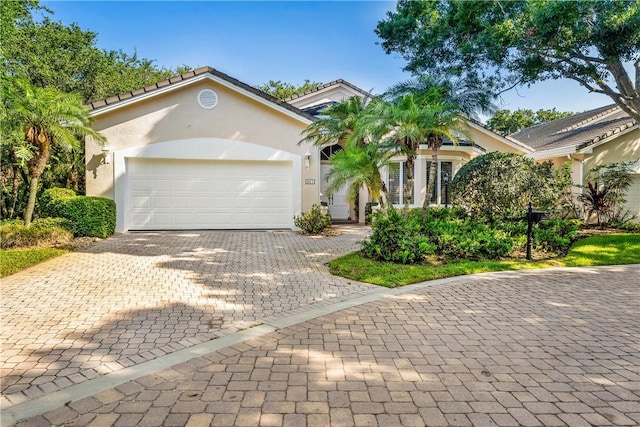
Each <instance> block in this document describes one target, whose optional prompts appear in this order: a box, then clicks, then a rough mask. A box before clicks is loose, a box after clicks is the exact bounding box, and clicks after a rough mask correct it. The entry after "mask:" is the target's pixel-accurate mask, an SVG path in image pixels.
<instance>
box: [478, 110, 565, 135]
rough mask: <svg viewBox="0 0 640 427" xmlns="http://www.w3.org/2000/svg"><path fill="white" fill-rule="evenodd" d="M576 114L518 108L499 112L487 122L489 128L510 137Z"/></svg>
mask: <svg viewBox="0 0 640 427" xmlns="http://www.w3.org/2000/svg"><path fill="white" fill-rule="evenodd" d="M574 114H575V113H573V112H571V111H566V112H564V111H558V110H556V109H555V108H552V109H550V110H545V109H540V110H538V111H533V110H529V109H524V108H518V109H517V110H514V111H511V110H498V111H496V113H495V114H494V115H493V117H491V118H490V119H489V120H487V126H489V127H490V128H491V129H492V130H493V131H495V132H497V133H499V134H501V135H509V134H511V133H515V132H518V131H520V130H522V129H525V128H528V127H531V126H535V125H538V124H540V123H546V122H550V121H552V120H557V119H562V118H565V117H569V116H572V115H574Z"/></svg>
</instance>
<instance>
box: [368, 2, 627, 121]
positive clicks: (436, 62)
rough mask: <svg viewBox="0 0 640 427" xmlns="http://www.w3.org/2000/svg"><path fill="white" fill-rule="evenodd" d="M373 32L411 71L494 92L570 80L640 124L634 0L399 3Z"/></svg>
mask: <svg viewBox="0 0 640 427" xmlns="http://www.w3.org/2000/svg"><path fill="white" fill-rule="evenodd" d="M376 33H377V34H378V36H380V38H381V39H382V43H381V44H382V47H383V48H384V50H385V51H386V52H387V53H392V52H398V53H400V54H401V55H402V56H404V57H405V58H406V59H407V60H408V64H407V66H406V69H407V70H408V71H411V72H413V73H416V74H421V73H426V74H430V75H434V76H451V75H453V76H458V77H462V78H464V79H467V80H469V81H471V82H474V83H478V84H484V85H486V87H487V88H488V89H490V90H491V91H492V93H494V94H498V93H501V92H502V91H505V90H508V89H510V88H513V87H516V86H518V85H527V84H531V83H534V82H537V81H541V80H546V79H559V78H569V79H573V80H575V81H577V82H578V83H580V84H581V85H582V86H584V87H585V88H586V89H587V90H589V91H590V92H596V93H601V94H605V95H607V96H609V97H610V98H611V99H612V100H613V101H614V102H615V103H616V104H618V105H619V106H620V107H621V108H622V109H623V110H624V111H625V112H627V113H628V114H629V115H630V116H632V117H633V118H635V119H636V120H638V121H640V95H639V93H638V88H639V87H640V57H639V54H640V2H638V1H636V0H600V1H560V0H531V1H488V0H485V1H483V0H479V1H465V0H421V1H418V0H416V1H412V0H400V1H399V2H398V4H397V6H396V10H395V11H393V12H388V13H387V16H386V19H384V20H382V21H380V22H379V23H378V25H377V27H376ZM629 64H631V67H633V68H634V69H635V82H634V80H632V78H631V77H630V74H629V72H628V71H627V67H628V65H629Z"/></svg>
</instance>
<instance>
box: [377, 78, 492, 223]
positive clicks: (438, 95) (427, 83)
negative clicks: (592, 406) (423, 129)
mask: <svg viewBox="0 0 640 427" xmlns="http://www.w3.org/2000/svg"><path fill="white" fill-rule="evenodd" d="M409 94H413V95H416V96H418V97H420V99H421V101H422V102H424V103H426V104H430V105H433V106H434V107H435V106H439V107H437V108H435V110H434V115H433V117H432V119H433V123H432V125H433V126H434V131H433V132H432V133H430V134H429V135H428V137H427V138H426V139H425V141H424V142H425V143H426V144H427V146H428V147H429V148H430V149H431V152H432V155H431V158H432V161H431V165H430V168H429V181H428V186H427V192H426V194H425V198H424V202H423V204H422V209H423V214H424V213H425V212H426V210H427V208H428V207H429V202H430V200H431V197H432V195H433V193H434V191H435V183H436V171H437V165H438V150H439V149H440V148H441V147H442V145H443V144H444V138H445V137H447V138H449V139H450V140H451V142H453V143H454V144H457V143H458V138H457V137H456V134H462V135H465V136H467V137H469V135H468V132H466V131H465V130H464V127H463V126H462V124H463V123H466V122H467V120H468V117H470V118H472V119H474V120H478V113H484V114H490V113H493V112H495V111H496V110H497V108H498V107H497V106H496V105H495V104H493V103H492V102H491V101H492V97H491V95H490V94H488V93H487V92H486V91H483V90H481V89H480V87H479V86H478V85H476V84H474V83H473V82H471V81H469V80H460V79H458V80H437V79H434V78H432V77H430V76H421V77H419V78H417V79H410V80H407V81H405V82H401V83H398V84H396V85H394V86H392V87H391V88H389V89H388V90H387V92H386V93H385V98H386V99H390V100H391V101H393V100H394V99H398V98H401V97H404V96H407V95H409Z"/></svg>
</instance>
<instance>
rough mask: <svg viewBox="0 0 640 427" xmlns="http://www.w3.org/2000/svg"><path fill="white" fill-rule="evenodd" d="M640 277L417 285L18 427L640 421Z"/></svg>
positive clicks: (590, 274) (602, 274) (535, 276)
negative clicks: (420, 287) (421, 286)
mask: <svg viewBox="0 0 640 427" xmlns="http://www.w3.org/2000/svg"><path fill="white" fill-rule="evenodd" d="M639 273H640V266H637V265H636V266H620V267H609V268H601V269H589V270H580V269H575V270H560V271H558V270H556V271H537V272H519V273H512V274H511V273H510V274H493V275H487V276H479V277H469V278H463V279H460V280H459V281H457V282H454V283H448V284H442V285H437V286H433V287H428V288H423V289H416V290H413V291H411V292H408V293H404V294H399V295H395V296H388V297H385V298H383V299H380V300H377V301H374V302H370V303H367V304H364V305H361V306H357V307H353V308H350V309H346V310H342V311H339V312H336V313H333V314H331V315H326V316H323V317H320V318H316V319H314V320H311V321H307V322H304V323H300V324H298V325H295V326H292V327H289V328H284V329H281V330H278V331H276V332H273V333H269V334H266V335H264V336H262V337H260V338H256V339H253V340H251V341H248V342H245V343H243V344H239V345H235V346H233V347H228V348H226V349H223V350H220V351H218V352H215V353H211V354H208V355H206V356H203V357H199V358H195V359H192V360H190V361H189V362H187V363H183V364H180V365H177V366H173V367H172V368H171V369H167V370H163V371H160V372H157V373H156V374H153V375H148V376H145V377H142V378H139V379H137V380H135V381H132V382H129V383H126V384H123V385H121V386H119V387H116V388H114V389H110V390H106V391H104V392H101V393H99V394H97V395H94V396H92V397H88V398H85V399H82V400H79V401H76V402H72V403H70V404H69V405H67V406H64V407H62V408H59V409H56V410H53V411H50V412H47V413H45V414H43V415H41V416H38V417H34V418H32V419H30V420H26V421H24V422H22V423H20V424H18V425H19V426H21V427H23V426H40V425H52V424H53V425H82V426H84V425H90V426H101V425H114V426H129V425H137V426H182V425H187V426H206V425H227V426H232V425H233V426H279V425H289V426H305V425H307V426H325V425H333V426H351V425H358V426H384V427H391V426H421V425H452V426H466V425H478V426H491V425H497V426H561V425H570V426H582V425H584V426H590V425H640V372H639V370H640V368H639V367H640V349H639V348H638V344H639V337H640V322H638V314H639V308H640V292H639V288H638V281H637V278H638V277H639Z"/></svg>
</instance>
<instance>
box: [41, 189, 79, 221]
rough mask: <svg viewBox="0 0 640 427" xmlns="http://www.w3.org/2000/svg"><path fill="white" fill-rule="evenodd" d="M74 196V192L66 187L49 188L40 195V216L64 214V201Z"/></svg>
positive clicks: (55, 216)
mask: <svg viewBox="0 0 640 427" xmlns="http://www.w3.org/2000/svg"><path fill="white" fill-rule="evenodd" d="M74 197H76V193H75V191H73V190H70V189H68V188H49V189H48V190H45V191H43V192H42V196H40V215H41V216H42V217H53V218H60V217H62V216H63V214H64V205H65V202H66V201H68V200H70V199H73V198H74Z"/></svg>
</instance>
